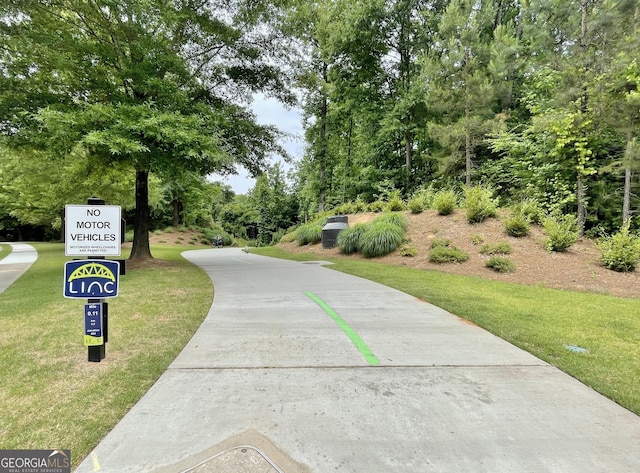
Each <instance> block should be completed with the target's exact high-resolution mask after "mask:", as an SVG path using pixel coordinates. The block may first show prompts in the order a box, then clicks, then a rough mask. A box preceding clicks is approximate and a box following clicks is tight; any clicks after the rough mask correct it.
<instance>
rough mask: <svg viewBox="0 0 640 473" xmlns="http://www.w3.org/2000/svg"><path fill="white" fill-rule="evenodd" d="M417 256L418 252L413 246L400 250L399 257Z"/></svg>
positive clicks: (403, 247)
mask: <svg viewBox="0 0 640 473" xmlns="http://www.w3.org/2000/svg"><path fill="white" fill-rule="evenodd" d="M417 254H418V250H417V249H416V247H415V246H413V245H403V246H402V248H400V256H416V255H417Z"/></svg>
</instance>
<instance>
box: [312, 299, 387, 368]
mask: <svg viewBox="0 0 640 473" xmlns="http://www.w3.org/2000/svg"><path fill="white" fill-rule="evenodd" d="M305 294H306V295H307V296H309V297H310V298H311V299H313V301H314V302H315V303H316V304H318V305H319V306H320V307H322V309H323V310H324V311H325V312H326V313H327V314H329V316H330V317H331V318H332V319H333V320H334V321H335V322H336V323H337V324H338V327H340V328H341V329H342V331H343V332H344V333H345V334H346V335H347V337H349V339H350V340H351V341H352V342H353V344H354V345H355V346H356V348H357V349H358V351H359V352H360V353H361V354H362V356H364V359H365V360H367V363H369V364H370V365H371V366H377V365H379V364H380V360H378V357H376V355H374V354H373V352H372V351H371V348H369V347H368V346H367V344H366V343H365V342H364V341H363V340H362V339H361V338H360V336H359V335H358V334H357V333H356V331H355V330H353V329H352V328H351V327H350V326H349V324H347V323H346V322H345V321H344V320H343V319H342V317H340V316H339V315H338V314H337V313H336V312H335V311H334V310H333V309H332V308H331V307H329V306H328V305H327V304H326V302H324V301H323V300H322V299H320V298H319V297H318V296H316V295H315V294H313V293H311V292H305Z"/></svg>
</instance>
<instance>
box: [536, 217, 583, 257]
mask: <svg viewBox="0 0 640 473" xmlns="http://www.w3.org/2000/svg"><path fill="white" fill-rule="evenodd" d="M542 225H543V226H544V231H545V233H546V234H547V240H546V242H545V245H544V247H545V248H546V249H547V250H548V251H557V252H563V251H567V250H568V249H569V247H570V246H571V245H573V244H574V243H575V242H576V241H578V227H577V222H576V217H575V215H559V216H552V217H547V218H545V219H544V220H543V222H542Z"/></svg>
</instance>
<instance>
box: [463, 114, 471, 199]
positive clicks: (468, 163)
mask: <svg viewBox="0 0 640 473" xmlns="http://www.w3.org/2000/svg"><path fill="white" fill-rule="evenodd" d="M464 127H465V144H464V155H465V184H466V185H467V187H469V186H471V110H470V109H469V106H468V105H467V107H466V109H465V125H464Z"/></svg>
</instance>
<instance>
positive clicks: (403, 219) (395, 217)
mask: <svg viewBox="0 0 640 473" xmlns="http://www.w3.org/2000/svg"><path fill="white" fill-rule="evenodd" d="M373 223H375V224H378V223H391V224H393V225H397V226H399V227H400V228H402V230H403V231H406V230H407V227H408V226H409V220H408V219H407V216H406V215H405V214H403V213H399V212H387V213H383V214H382V215H380V216H379V217H376V219H375V220H374V221H373Z"/></svg>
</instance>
